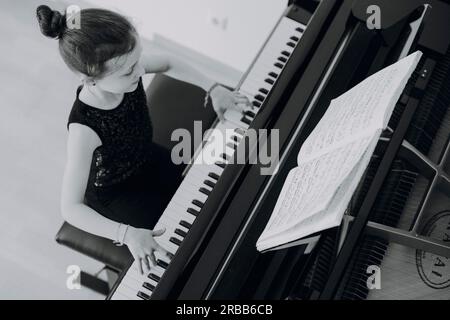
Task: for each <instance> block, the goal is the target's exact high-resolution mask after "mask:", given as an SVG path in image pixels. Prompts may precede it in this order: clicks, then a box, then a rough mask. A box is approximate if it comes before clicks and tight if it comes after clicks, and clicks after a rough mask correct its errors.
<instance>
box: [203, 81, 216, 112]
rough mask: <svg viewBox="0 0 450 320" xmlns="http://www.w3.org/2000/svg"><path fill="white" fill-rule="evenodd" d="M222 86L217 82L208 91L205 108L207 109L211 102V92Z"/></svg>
mask: <svg viewBox="0 0 450 320" xmlns="http://www.w3.org/2000/svg"><path fill="white" fill-rule="evenodd" d="M217 86H220V83H218V82H215V83H214V84H213V85H212V86H211V88H209V90H208V91H206V95H205V101H204V103H203V107H204V108H206V106H207V105H208V101H209V97H210V96H211V92H212V91H213V90H214V89H215V88H216V87H217Z"/></svg>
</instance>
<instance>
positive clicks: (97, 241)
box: [55, 222, 133, 295]
mask: <svg viewBox="0 0 450 320" xmlns="http://www.w3.org/2000/svg"><path fill="white" fill-rule="evenodd" d="M55 240H56V242H57V243H59V244H61V245H64V246H67V247H69V248H71V249H73V250H75V251H77V252H79V253H81V254H84V255H86V256H88V257H91V258H93V259H95V260H97V261H99V262H101V263H103V264H104V265H105V267H104V268H103V269H102V270H104V269H106V270H110V271H113V272H115V273H116V274H119V273H120V272H122V271H123V270H125V269H126V268H127V267H128V266H129V265H130V263H131V261H132V259H133V257H132V256H131V253H130V251H129V250H128V248H127V247H126V246H121V247H118V246H116V245H115V244H113V243H112V241H111V240H109V239H106V238H102V237H99V236H96V235H93V234H90V233H88V232H85V231H83V230H80V229H78V228H76V227H74V226H72V225H70V224H69V223H67V222H64V224H63V225H62V226H61V228H60V229H59V231H58V233H57V234H56V237H55ZM102 270H100V271H102ZM98 273H100V272H98ZM98 273H97V274H96V275H90V274H87V273H86V272H82V274H81V278H80V282H81V284H82V285H83V286H86V287H88V288H90V289H92V290H94V291H97V292H99V293H102V294H105V295H106V294H107V293H108V291H109V288H111V284H109V283H107V282H106V281H103V280H100V279H98V278H97V275H98Z"/></svg>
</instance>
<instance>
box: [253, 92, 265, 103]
mask: <svg viewBox="0 0 450 320" xmlns="http://www.w3.org/2000/svg"><path fill="white" fill-rule="evenodd" d="M255 99H256V100H258V101H260V102H263V101H264V99H265V98H264V96H263V95H261V94H257V95H256V96H255Z"/></svg>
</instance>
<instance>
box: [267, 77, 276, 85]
mask: <svg viewBox="0 0 450 320" xmlns="http://www.w3.org/2000/svg"><path fill="white" fill-rule="evenodd" d="M264 81H265V82H267V83H268V84H272V85H273V84H274V83H275V81H273V80H272V79H270V78H267V79H265V80H264Z"/></svg>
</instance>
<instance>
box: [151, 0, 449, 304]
mask: <svg viewBox="0 0 450 320" xmlns="http://www.w3.org/2000/svg"><path fill="white" fill-rule="evenodd" d="M369 2H370V4H378V5H379V6H380V8H381V10H382V11H381V12H382V14H383V12H385V13H386V15H385V17H386V19H385V20H382V21H383V23H382V29H381V30H369V29H368V28H367V27H366V22H365V20H364V19H365V18H366V15H365V12H364V10H363V9H364V8H365V7H367V5H368V4H369ZM425 3H428V4H430V5H431V8H427V9H426V12H425V14H424V6H423V5H424V4H425ZM422 14H424V15H423V21H422V24H421V28H420V29H419V31H418V33H417V36H416V37H415V38H414V42H413V43H412V45H411V48H410V49H409V52H413V51H415V50H421V51H422V52H423V54H424V55H423V58H422V60H421V62H420V64H419V66H418V68H417V69H416V71H415V73H414V75H413V77H412V78H411V79H410V81H409V82H408V84H407V87H406V89H405V91H404V92H403V95H402V97H401V99H400V100H399V101H398V103H397V106H396V109H395V111H394V114H393V116H392V118H391V121H390V123H389V129H388V130H386V131H385V132H384V134H383V137H382V139H380V141H379V143H378V146H377V149H376V151H375V154H374V155H373V158H372V160H371V163H370V166H369V168H368V169H367V171H366V174H365V176H364V179H363V181H362V182H361V183H360V186H359V187H358V191H357V192H356V193H355V194H354V196H353V199H352V201H351V204H350V206H349V208H348V211H347V213H346V215H345V218H344V220H343V223H342V225H341V227H339V228H333V229H330V230H326V231H324V232H322V233H321V238H320V241H319V243H318V244H317V246H316V247H315V248H314V250H313V251H312V252H311V253H310V254H304V250H305V247H303V246H297V247H292V248H289V249H283V250H278V251H271V252H266V253H259V252H257V250H256V247H255V244H256V240H257V239H258V237H259V235H260V234H261V232H262V230H263V228H264V226H265V224H266V223H267V221H268V219H269V217H270V214H271V210H272V209H273V207H274V205H275V202H276V199H277V196H278V194H279V192H280V190H281V187H282V184H283V181H284V179H285V178H286V175H287V173H288V172H289V171H290V169H292V168H293V167H294V166H296V155H297V153H298V151H299V149H300V147H301V145H302V143H303V141H304V140H305V139H306V137H307V136H308V134H309V133H310V132H311V131H312V129H313V128H314V126H315V125H316V124H317V122H318V121H319V120H320V118H321V116H322V115H323V114H324V112H325V111H326V109H327V107H328V105H329V103H330V101H331V99H333V98H335V97H337V96H338V95H340V94H342V93H343V92H345V91H346V90H348V89H350V88H351V87H352V86H354V85H355V84H357V83H358V82H360V81H361V80H363V79H365V78H366V77H367V76H369V75H371V74H373V73H374V72H376V71H378V70H380V69H382V68H383V67H385V66H387V65H389V64H391V63H393V62H395V61H396V60H397V59H398V57H399V54H400V52H402V50H403V49H404V47H405V45H406V44H407V39H408V36H409V34H410V28H409V26H410V23H411V22H412V21H414V20H416V19H418V18H420V17H421V15H422ZM286 15H287V16H290V17H292V18H293V19H294V20H297V21H299V20H302V21H303V23H304V24H306V23H307V24H308V28H307V30H306V32H305V33H304V35H303V38H302V41H301V42H300V43H299V45H298V47H297V48H296V50H295V52H294V53H293V54H292V57H291V60H290V61H289V63H288V65H287V66H286V69H285V72H284V73H283V74H282V75H281V78H280V79H279V81H278V83H277V85H276V87H275V88H274V90H273V92H271V94H270V95H269V96H268V97H267V99H266V105H265V106H264V110H262V111H261V112H260V114H258V116H257V117H256V119H255V120H254V121H253V123H252V125H251V127H253V128H276V129H279V130H280V147H281V166H280V170H279V172H278V173H277V175H275V176H272V177H271V176H261V175H260V170H259V169H260V168H259V166H258V165H250V164H247V165H229V167H227V168H226V170H225V171H224V174H223V177H221V179H220V181H219V182H218V184H217V186H216V187H215V189H214V191H213V194H211V196H210V197H209V198H208V200H207V202H206V203H205V205H204V206H203V208H202V211H201V213H200V216H199V218H198V220H197V221H196V222H195V223H194V225H193V227H192V230H191V231H190V232H189V234H188V235H187V236H186V238H185V239H184V241H183V243H182V245H181V247H180V249H179V252H177V254H176V256H175V257H174V259H173V260H172V263H171V264H170V266H169V267H168V269H167V272H166V273H165V274H164V276H163V278H162V279H161V281H160V282H159V284H158V286H157V287H156V289H155V290H154V293H153V296H152V298H153V299H167V298H169V299H450V260H449V259H450V139H449V138H450V111H449V110H448V109H449V107H450V4H448V3H446V2H445V1H437V0H433V1H431V0H430V1H419V0H417V1H398V3H397V1H396V4H395V5H393V4H392V2H389V1H334V0H329V1H322V2H320V3H319V2H315V1H294V3H293V4H292V5H291V6H290V7H289V8H288V9H287V11H286ZM305 20H306V21H305ZM369 266H378V267H379V268H380V270H381V271H380V272H381V289H368V286H367V279H368V277H369V276H370V274H369V273H368V272H367V270H368V267H369Z"/></svg>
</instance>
